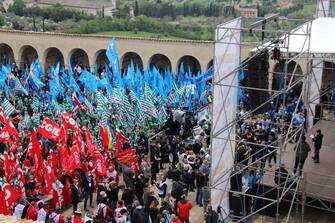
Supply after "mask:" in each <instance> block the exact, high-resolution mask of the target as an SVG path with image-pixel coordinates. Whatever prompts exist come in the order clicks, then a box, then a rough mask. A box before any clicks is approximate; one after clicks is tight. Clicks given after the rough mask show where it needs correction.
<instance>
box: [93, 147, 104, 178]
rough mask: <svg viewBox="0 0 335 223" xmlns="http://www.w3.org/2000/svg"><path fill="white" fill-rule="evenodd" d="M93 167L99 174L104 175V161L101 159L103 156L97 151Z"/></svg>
mask: <svg viewBox="0 0 335 223" xmlns="http://www.w3.org/2000/svg"><path fill="white" fill-rule="evenodd" d="M94 160H95V165H96V166H95V167H96V171H97V173H98V174H99V175H100V176H105V175H106V163H105V161H104V159H103V156H102V155H101V154H100V153H97V154H96V155H95V159H94Z"/></svg>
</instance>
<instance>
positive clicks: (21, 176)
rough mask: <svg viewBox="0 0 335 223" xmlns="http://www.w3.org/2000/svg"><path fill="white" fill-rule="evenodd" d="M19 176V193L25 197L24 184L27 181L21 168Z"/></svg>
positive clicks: (18, 172) (18, 171) (18, 170)
mask: <svg viewBox="0 0 335 223" xmlns="http://www.w3.org/2000/svg"><path fill="white" fill-rule="evenodd" d="M17 175H18V179H17V180H18V191H19V193H20V194H21V196H22V197H25V196H26V192H25V188H24V184H25V182H26V180H25V178H24V173H23V171H22V169H21V168H20V167H19V168H18V169H17Z"/></svg>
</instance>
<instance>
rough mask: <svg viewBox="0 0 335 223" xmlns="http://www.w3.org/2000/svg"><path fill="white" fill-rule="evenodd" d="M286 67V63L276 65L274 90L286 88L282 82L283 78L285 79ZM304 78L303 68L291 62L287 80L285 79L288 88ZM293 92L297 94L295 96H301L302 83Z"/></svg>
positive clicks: (288, 66) (273, 81) (273, 82)
mask: <svg viewBox="0 0 335 223" xmlns="http://www.w3.org/2000/svg"><path fill="white" fill-rule="evenodd" d="M284 65H285V62H279V63H276V64H275V67H274V72H273V78H272V90H279V89H281V88H283V87H284V86H281V85H283V83H284V82H282V78H284V76H283V74H284V72H285V66H284ZM292 76H293V78H292ZM302 78H303V72H302V69H301V66H300V65H299V64H297V63H296V62H295V61H291V62H290V63H289V64H288V65H287V71H286V78H285V79H286V86H288V85H289V84H290V83H291V85H292V84H294V83H295V82H296V81H298V80H299V79H302ZM281 82H282V84H281ZM292 90H293V91H294V92H295V95H300V93H301V90H302V83H299V84H296V85H295V87H294V88H293V89H292Z"/></svg>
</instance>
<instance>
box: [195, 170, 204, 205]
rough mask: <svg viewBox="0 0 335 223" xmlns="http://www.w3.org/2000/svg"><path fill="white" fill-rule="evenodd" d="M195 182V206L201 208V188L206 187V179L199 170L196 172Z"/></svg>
mask: <svg viewBox="0 0 335 223" xmlns="http://www.w3.org/2000/svg"><path fill="white" fill-rule="evenodd" d="M195 180H196V185H197V192H196V204H198V205H199V206H200V207H202V206H203V202H202V198H203V190H202V189H203V187H204V186H206V185H207V183H206V177H205V175H204V173H203V172H202V171H201V170H197V171H196V174H195Z"/></svg>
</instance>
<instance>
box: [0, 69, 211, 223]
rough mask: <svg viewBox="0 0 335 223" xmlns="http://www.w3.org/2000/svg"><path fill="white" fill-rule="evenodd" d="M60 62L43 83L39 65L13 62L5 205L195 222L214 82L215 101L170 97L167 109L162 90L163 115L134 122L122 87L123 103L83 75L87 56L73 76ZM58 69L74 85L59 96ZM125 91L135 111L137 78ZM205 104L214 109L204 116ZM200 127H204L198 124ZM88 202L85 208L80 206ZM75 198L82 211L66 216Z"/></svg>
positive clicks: (2, 208) (0, 175)
mask: <svg viewBox="0 0 335 223" xmlns="http://www.w3.org/2000/svg"><path fill="white" fill-rule="evenodd" d="M4 69H5V68H4V66H3V67H2V72H5V71H4ZM54 69H55V68H51V69H50V71H49V72H46V73H45V74H43V75H41V76H40V80H39V81H40V82H41V83H42V84H39V83H37V81H36V79H35V77H36V76H37V75H36V74H35V75H36V76H34V74H33V72H32V69H31V70H29V66H26V70H25V71H21V70H20V69H18V67H17V66H16V65H15V64H13V65H12V66H11V69H10V70H9V72H8V78H7V79H6V80H5V83H4V85H2V86H0V87H1V90H0V102H1V103H0V104H1V109H0V188H1V190H0V193H1V194H0V195H1V196H0V213H1V214H6V215H13V216H16V217H18V218H27V219H31V220H37V221H39V222H54V223H62V222H74V223H76V222H85V223H86V222H117V223H128V222H132V223H147V222H152V223H160V222H173V223H180V222H190V210H191V209H192V203H193V201H190V200H189V199H188V196H189V194H190V192H194V191H195V190H196V196H195V203H196V205H199V206H201V207H204V210H206V207H207V206H208V204H209V188H208V180H209V172H210V169H209V167H210V146H209V142H210V140H209V134H210V126H211V124H210V118H209V117H208V112H206V111H207V109H208V107H209V106H210V103H211V90H210V84H209V83H207V87H206V88H207V89H208V90H206V91H205V94H204V95H203V96H202V97H205V98H206V104H204V103H203V101H204V100H203V99H202V98H200V99H199V97H197V100H195V98H194V95H193V94H192V95H191V97H192V100H190V103H189V104H188V105H187V106H185V103H184V106H181V105H180V104H181V103H179V102H177V103H174V105H171V104H170V103H168V100H165V101H163V109H164V112H160V111H159V108H160V107H159V106H160V104H159V102H158V100H155V101H152V103H153V104H154V105H153V106H154V107H156V108H157V110H156V111H157V116H154V115H151V114H150V115H147V114H146V113H145V112H144V111H142V113H141V114H142V115H143V116H146V118H145V119H137V117H133V118H132V121H133V122H132V124H129V122H128V121H129V117H128V116H127V117H123V118H124V120H121V121H120V118H122V112H120V110H117V109H115V107H117V106H121V105H120V104H117V103H116V102H115V101H116V99H115V97H116V96H115V95H114V94H113V96H114V101H113V102H114V103H113V102H111V101H110V100H105V99H106V98H107V97H108V89H106V88H108V87H106V88H102V87H100V86H98V87H97V91H96V92H94V93H91V92H90V93H91V94H89V93H88V92H87V89H86V87H87V86H85V85H81V84H80V81H78V80H79V79H80V76H81V74H82V73H83V72H84V71H86V70H87V69H89V68H84V67H82V66H80V65H78V64H77V65H76V66H74V68H73V70H71V71H72V72H73V76H71V75H70V74H69V73H71V71H70V72H69V71H65V70H64V69H63V70H61V69H58V70H57V68H56V71H55V70H54ZM24 72H25V73H26V74H24ZM105 72H106V69H105V67H100V68H99V69H98V71H97V76H98V77H99V78H100V79H101V78H102V76H104V75H106V74H105ZM55 74H56V75H57V76H59V78H60V79H62V80H61V81H59V80H58V82H59V83H61V84H60V85H61V86H62V87H63V88H64V89H65V91H64V93H62V94H61V93H58V94H57V95H56V97H53V92H52V91H53V90H54V89H55V88H53V86H52V85H53V84H54V82H53V81H54V80H55V76H54V75H55ZM0 76H1V75H0ZM64 76H67V78H64V79H66V80H67V81H68V82H67V83H66V84H65V83H62V81H63V78H62V77H64ZM72 79H74V81H75V82H76V83H73V81H72ZM27 80H28V81H27ZM58 82H57V83H58ZM65 82H66V81H65ZM111 82H113V81H111ZM67 84H68V85H67ZM36 85H37V88H38V89H36ZM38 85H39V86H40V87H39V86H38ZM76 85H78V87H79V92H76V90H75V86H76ZM42 86H43V87H42ZM57 89H58V88H57ZM143 91H145V90H143ZM175 91H177V90H175ZM152 92H153V94H155V92H154V91H152ZM124 93H125V95H124V97H123V101H122V102H121V103H122V104H124V103H129V104H130V107H132V108H133V110H132V111H134V112H135V110H136V108H135V107H136V103H139V100H138V99H136V100H135V99H134V96H133V93H132V90H131V89H130V88H128V87H127V88H126V89H125V91H124ZM170 95H171V97H173V98H174V100H176V97H175V96H176V95H173V94H172V93H170ZM82 96H83V98H81V97H82ZM184 96H185V95H184ZM153 97H160V94H159V93H156V95H154V96H153ZM186 97H188V96H186ZM101 98H102V99H103V102H101V101H99V100H100V99H101ZM180 98H183V95H181V97H180ZM87 101H89V102H88V103H86V102H87ZM146 102H147V101H145V103H146ZM140 103H142V101H141V102H140ZM176 104H177V105H176ZM142 105H143V104H142ZM102 108H103V109H102ZM102 110H103V112H102ZM177 110H178V111H179V113H181V114H182V119H180V117H179V116H178V115H177V114H176V112H175V111H177ZM203 111H205V114H207V115H206V117H205V118H204V116H202V117H200V113H201V112H203ZM106 112H107V113H108V114H107V115H106V116H104V115H105V113H106ZM126 113H127V112H126V111H125V113H124V114H126ZM162 114H166V117H163V116H160V115H162ZM127 115H129V112H128V113H127ZM134 116H135V115H134ZM136 116H137V115H136ZM102 117H106V118H105V119H103V120H102ZM124 122H127V124H125V123H124ZM195 127H196V128H197V130H198V132H197V134H195V133H194V132H193V131H191V130H192V129H193V128H195ZM179 130H181V131H179ZM199 130H200V131H199ZM153 136H154V137H153ZM171 182H172V183H171ZM81 202H83V207H84V210H80V209H79V208H78V206H80V204H81ZM69 206H72V212H73V215H72V216H65V215H64V210H65V209H66V208H68V207H69Z"/></svg>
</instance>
